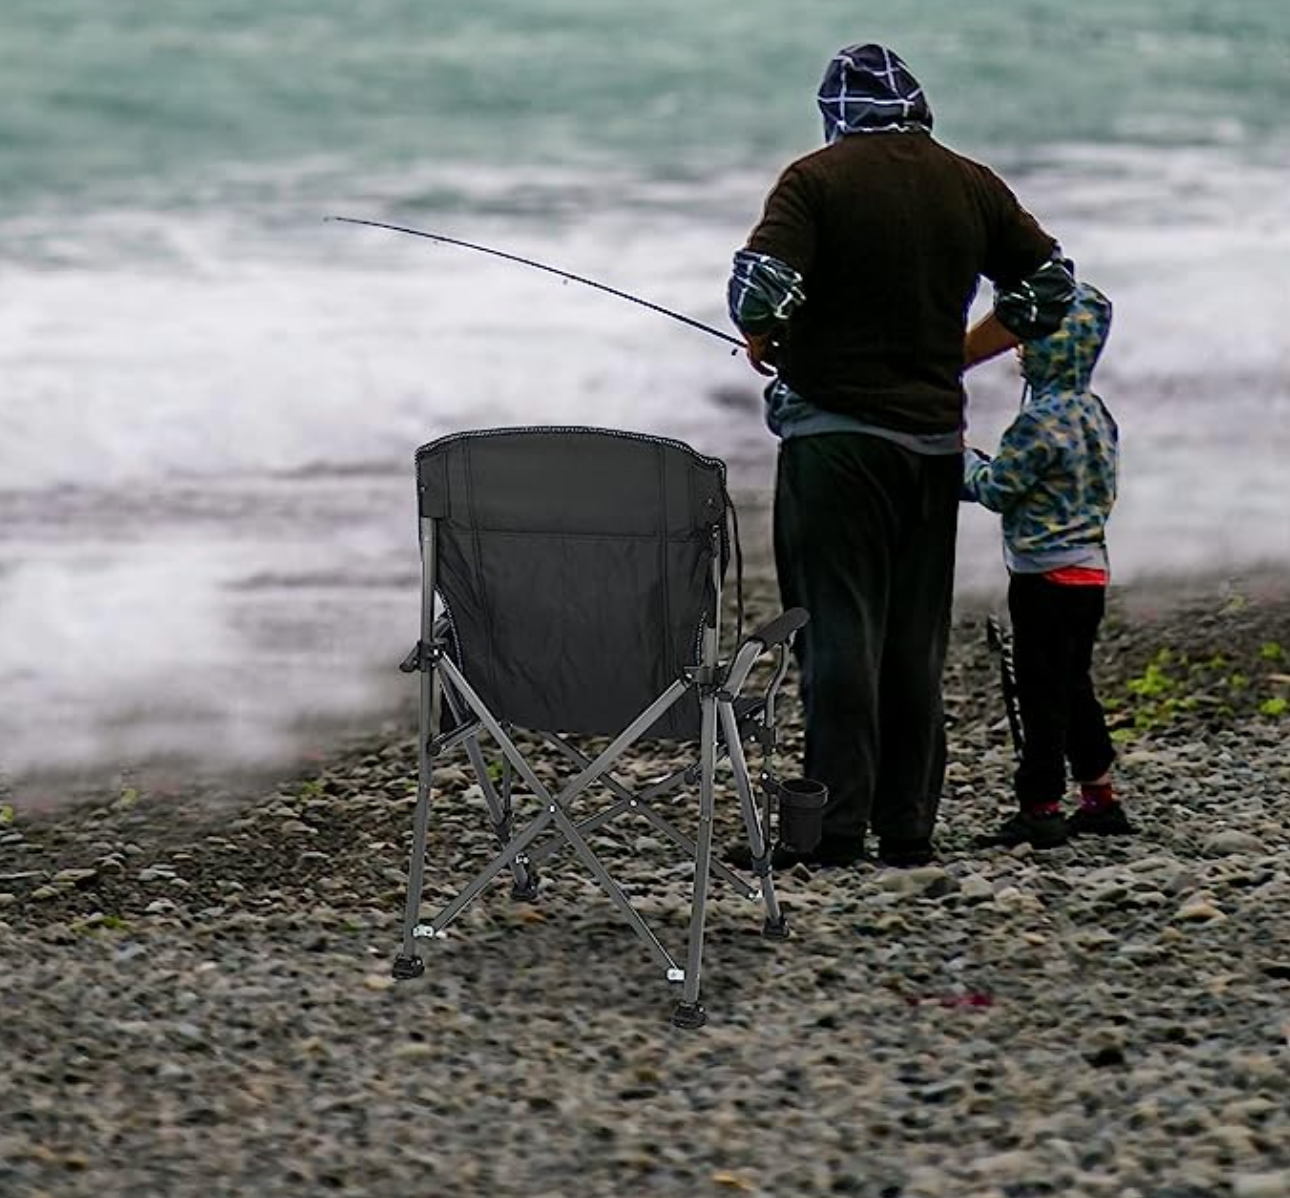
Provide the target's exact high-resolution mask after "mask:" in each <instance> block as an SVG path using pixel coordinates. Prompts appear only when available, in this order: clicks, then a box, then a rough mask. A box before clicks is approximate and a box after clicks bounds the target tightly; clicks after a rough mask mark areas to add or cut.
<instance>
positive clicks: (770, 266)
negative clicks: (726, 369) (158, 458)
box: [726, 250, 806, 375]
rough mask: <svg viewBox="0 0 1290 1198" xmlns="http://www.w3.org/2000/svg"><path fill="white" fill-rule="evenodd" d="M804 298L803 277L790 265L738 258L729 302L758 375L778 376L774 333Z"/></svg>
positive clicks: (766, 257)
mask: <svg viewBox="0 0 1290 1198" xmlns="http://www.w3.org/2000/svg"><path fill="white" fill-rule="evenodd" d="M805 298H806V295H805V293H804V292H803V291H802V276H801V275H800V274H799V273H798V272H797V271H796V270H794V269H793V268H792V267H791V266H789V265H788V263H787V262H781V261H780V260H779V259H778V258H775V257H773V256H771V255H770V254H758V253H754V252H753V251H751V250H740V251H739V252H738V253H737V254H736V255H735V260H734V269H733V271H732V272H731V275H730V283H729V286H728V287H727V289H726V299H727V302H728V304H729V308H730V319H731V320H733V321H734V323H735V324H736V325H737V326H738V328H739V331H740V332H741V333H743V335H744V336H745V337H746V338H747V341H748V346H747V352H748V361H749V362H751V363H752V364H753V368H754V369H755V370H756V371H757V373H758V374H764V375H772V374H774V373H775V371H774V370H773V369H772V367H773V365H774V361H775V331H776V329H778V328H779V327H780V326H782V325H783V323H784V322H785V321H786V320H787V319H788V318H789V316H790V315H791V314H792V312H793V309H794V308H796V307H797V306H798V305H799V304H800V303H802V301H803V300H805Z"/></svg>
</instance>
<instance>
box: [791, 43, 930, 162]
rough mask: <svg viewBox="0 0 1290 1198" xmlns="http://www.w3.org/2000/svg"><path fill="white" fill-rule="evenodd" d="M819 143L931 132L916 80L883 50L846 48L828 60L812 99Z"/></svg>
mask: <svg viewBox="0 0 1290 1198" xmlns="http://www.w3.org/2000/svg"><path fill="white" fill-rule="evenodd" d="M816 101H817V103H818V104H819V106H820V112H821V113H823V114H824V140H825V141H826V142H827V143H828V144H829V145H832V144H833V143H834V142H835V141H837V140H838V138H840V137H845V136H847V134H849V133H930V132H931V131H932V110H931V108H930V107H929V106H928V103H927V97H926V96H924V95H923V89H922V87H921V85H920V84H919V82H918V80H917V79H915V78H914V76H913V75H912V74H910V71H909V68H908V67H907V66H906V65H905V64H904V62H903V61H902V59H901V58H900V56H899V55H898V54H895V53H893V52H892V51H891V50H888V49H887V48H886V47H885V46H877V45H872V44H870V45H866V46H847V47H846V49H844V50H839V51H838V52H837V54H835V55H834V56H833V60H832V61H831V62H830V63H829V66H828V69H827V70H826V71H825V72H824V81H823V82H822V83H821V84H820V91H819V94H818V96H817V97H816Z"/></svg>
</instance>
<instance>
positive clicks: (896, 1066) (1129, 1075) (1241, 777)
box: [0, 578, 1290, 1198]
mask: <svg viewBox="0 0 1290 1198" xmlns="http://www.w3.org/2000/svg"><path fill="white" fill-rule="evenodd" d="M770 604H771V596H770V594H769V589H768V588H767V586H766V585H765V584H764V583H755V584H753V585H752V586H751V589H750V594H749V607H750V616H751V618H753V619H757V618H758V617H760V616H762V615H764V614H765V613H766V612H767V611H768V610H769V608H770ZM983 626H984V613H983V612H982V611H979V610H974V609H971V608H965V609H964V610H962V611H960V612H959V613H958V618H957V626H956V635H955V641H954V648H953V656H952V660H951V663H950V667H949V670H948V675H947V681H946V689H947V696H948V710H949V715H950V718H951V721H952V727H951V752H952V761H951V765H950V768H949V780H948V783H947V788H946V799H945V803H944V807H943V822H942V828H941V831H940V832H939V834H938V848H939V861H938V863H937V864H936V865H934V866H929V867H926V868H923V869H918V870H910V871H895V870H888V869H880V868H876V867H874V866H865V867H861V868H857V869H852V870H843V871H828V872H820V873H815V874H810V873H808V872H807V871H805V870H803V869H800V868H799V869H798V870H797V871H794V872H793V873H790V874H789V875H788V876H786V877H784V878H782V879H781V886H780V893H781V896H782V898H783V899H784V901H785V902H786V904H787V906H788V908H789V911H790V918H791V919H792V920H793V924H794V928H795V935H794V937H793V938H792V939H791V940H789V941H788V942H786V943H782V944H779V943H773V942H769V941H766V940H763V939H762V938H761V937H760V935H759V930H760V923H761V921H760V917H759V914H758V908H757V906H756V905H755V904H754V903H749V902H747V901H746V900H742V899H739V898H737V897H736V896H735V895H733V894H732V893H730V892H729V891H726V892H725V893H724V894H723V893H721V892H720V891H718V894H717V897H716V900H715V901H714V903H713V905H712V908H711V913H710V920H709V939H708V947H707V952H706V954H705V986H704V1000H705V1003H706V1005H707V1008H708V1011H709V1014H710V1022H709V1025H708V1026H707V1027H706V1028H705V1029H703V1030H702V1031H698V1032H682V1031H677V1030H674V1029H673V1028H672V1027H671V1026H670V1024H669V1022H668V1016H669V1013H670V1010H671V1003H672V998H673V996H672V994H671V992H670V990H669V987H668V985H667V983H666V982H665V981H664V979H663V978H662V977H661V976H660V973H659V970H658V968H657V967H656V966H655V965H654V963H653V962H652V961H651V960H650V958H649V957H648V956H647V955H646V954H645V953H644V952H643V951H642V950H641V948H640V947H639V945H638V943H637V941H636V940H635V939H634V938H633V937H632V935H631V933H630V931H629V930H628V929H627V928H626V926H625V925H624V924H622V923H621V921H620V920H618V918H617V917H616V916H615V914H614V912H613V910H612V908H611V907H610V905H609V903H608V902H607V900H605V899H604V898H603V896H602V895H601V894H600V892H599V891H598V890H597V889H596V888H595V886H594V884H593V883H592V882H591V881H590V880H589V878H588V876H587V875H586V874H585V872H584V871H583V870H582V869H581V868H580V867H579V866H578V865H577V863H576V862H575V861H574V860H572V858H571V857H568V856H566V857H565V858H563V859H562V860H561V862H560V868H556V867H554V866H553V868H552V869H550V870H548V873H547V882H546V885H545V887H544V890H543V894H542V897H541V900H540V902H538V903H537V904H535V905H531V904H523V903H516V902H513V901H512V900H511V898H510V896H509V891H508V888H507V887H505V886H504V885H501V884H499V885H497V886H496V887H495V888H493V889H491V890H489V891H488V892H486V893H485V894H484V895H483V896H482V898H481V899H480V901H479V902H477V903H476V904H475V905H474V906H473V907H472V908H470V909H469V910H468V911H467V913H466V914H464V915H463V916H462V917H461V919H459V920H458V921H457V923H456V924H455V925H454V926H453V927H452V929H450V932H449V935H448V936H447V938H445V939H443V940H440V941H435V942H431V943H429V944H428V945H427V946H426V948H425V954H426V956H427V962H428V968H427V971H426V974H425V976H424V977H423V978H420V979H418V980H416V981H412V982H407V983H399V984H397V985H396V984H395V983H393V981H392V980H391V978H390V976H389V964H390V960H391V956H392V952H393V950H394V949H395V947H396V944H397V938H398V924H399V918H400V911H401V904H402V899H403V881H404V865H405V860H406V855H407V845H408V836H409V830H408V825H409V819H410V814H411V805H412V802H413V798H414V791H415V776H414V775H415V750H414V741H413V738H412V736H411V735H409V732H408V730H407V728H405V727H399V726H391V727H389V728H387V729H385V730H384V731H383V732H382V733H381V734H379V735H374V736H372V737H369V738H367V739H366V740H360V741H359V742H357V743H354V744H352V745H350V746H348V747H347V748H345V749H344V750H341V751H338V752H337V754H336V756H335V757H334V758H332V759H330V760H328V761H326V762H324V763H320V764H319V765H318V766H317V768H311V769H309V770H307V771H305V772H303V773H302V774H300V775H299V776H297V777H295V778H293V779H291V780H289V781H286V782H282V783H280V784H279V785H276V786H272V787H266V788H263V789H262V790H255V789H253V788H250V789H248V788H245V787H242V788H231V789H226V790H225V791H219V790H217V789H214V788H211V787H206V786H203V787H194V788H192V789H191V791H188V792H184V793H180V794H166V795H160V794H154V793H151V792H150V791H148V790H147V789H146V788H140V787H136V786H133V785H130V784H129V779H127V780H126V782H125V783H124V784H123V785H122V787H121V788H120V789H119V791H118V792H117V793H113V794H109V795H104V794H99V795H97V796H90V797H88V798H85V799H83V800H82V801H81V802H79V803H77V804H75V805H73V806H71V807H63V808H60V809H58V810H55V811H45V812H37V811H32V810H30V808H29V807H28V806H24V804H23V803H22V802H21V799H22V794H21V788H15V790H14V791H13V792H11V793H10V794H9V796H8V799H7V801H4V802H5V805H4V806H0V1018H2V1019H3V1034H2V1035H0V1061H2V1062H3V1069H2V1070H0V1194H3V1195H6V1196H9V1195H13V1196H19V1195H21V1196H24V1198H34V1196H36V1195H50V1196H54V1195H57V1196H59V1198H62V1196H64V1195H81V1194H86V1195H89V1194H96V1195H109V1194H110V1195H116V1194H129V1195H189V1194H192V1195H213V1194H236V1195H245V1194H255V1195H277V1194H315V1193H318V1194H321V1193H329V1192H334V1193H345V1194H355V1195H360V1194H362V1195H369V1194H370V1195H387V1194H388V1195H396V1194H397V1195H425V1196H443V1198H457V1196H467V1195H483V1194H489V1195H495V1196H509V1195H525V1196H526V1198H545V1196H551V1198H554V1196H556V1195H560V1196H566V1195H588V1196H599V1195H605V1196H613V1198H630V1196H634V1195H646V1194H680V1195H704V1194H732V1195H739V1194H749V1195H776V1196H780V1195H798V1194H803V1195H806V1194H852V1195H863V1196H866V1198H879V1196H881V1198H933V1196H952V1198H968V1196H971V1198H976V1196H980V1198H1005V1196H1006V1198H1019V1196H1030V1195H1043V1194H1060V1195H1067V1196H1079V1195H1090V1196H1094V1195H1098V1196H1100V1195H1105V1196H1107V1198H1213V1196H1227V1195H1231V1196H1233V1198H1275V1196H1282V1198H1284V1196H1287V1195H1290V852H1288V851H1287V850H1288V848H1290V833H1288V832H1287V822H1288V820H1290V752H1288V751H1287V746H1288V745H1290V738H1288V737H1287V730H1288V729H1290V715H1287V714H1285V712H1286V706H1287V703H1286V701H1287V699H1288V698H1290V659H1287V654H1288V653H1290V586H1287V585H1286V584H1285V582H1284V580H1278V579H1276V578H1271V579H1266V578H1265V579H1262V580H1245V581H1243V582H1239V583H1223V584H1219V583H1210V584H1206V585H1205V586H1203V587H1198V588H1194V589H1193V591H1191V592H1182V591H1179V590H1178V589H1177V588H1173V589H1171V590H1169V591H1164V590H1162V589H1160V588H1151V587H1142V588H1138V589H1137V590H1134V591H1128V592H1122V593H1120V594H1119V595H1118V596H1117V598H1116V601H1115V605H1114V610H1113V613H1112V616H1111V618H1110V619H1109V621H1108V624H1107V627H1106V630H1105V636H1104V638H1103V642H1102V645H1101V649H1100V653H1099V659H1098V677H1099V680H1100V683H1101V688H1102V693H1103V695H1104V697H1105V698H1106V699H1107V701H1108V706H1109V707H1110V708H1111V709H1112V718H1113V720H1114V723H1115V725H1116V728H1117V738H1118V739H1119V740H1120V741H1121V742H1122V749H1123V757H1122V762H1121V767H1120V780H1121V790H1122V792H1123V794H1124V796H1125V799H1126V802H1127V803H1128V804H1129V806H1130V808H1131V810H1132V813H1133V816H1134V818H1135V819H1136V820H1137V821H1138V823H1139V824H1140V827H1141V834H1140V835H1139V836H1138V837H1136V838H1133V839H1131V840H1125V841H1120V842H1112V843H1104V842H1090V841H1087V840H1081V841H1077V842H1074V843H1073V844H1072V845H1070V846H1068V847H1064V848H1061V849H1058V850H1055V851H1052V852H1049V853H1044V854H1035V853H1032V852H1030V851H1025V850H1018V851H1014V852H1008V851H1003V850H982V849H978V848H976V847H974V837H975V836H976V835H977V834H978V833H979V832H981V831H983V830H986V829H988V828H989V827H991V826H992V825H993V824H994V822H995V821H996V820H997V819H998V818H999V816H1000V815H1001V814H1003V813H1004V812H1005V811H1006V806H1007V791H1008V778H1009V772H1010V768H1011V753H1010V749H1009V744H1008V739H1007V731H1006V725H1005V723H1004V722H1003V720H1002V718H1001V716H1002V709H1001V706H1000V702H999V698H998V687H997V685H996V673H995V661H994V659H993V657H992V656H991V655H990V653H989V651H988V650H987V648H986V644H985V638H984V635H983ZM781 714H782V716H783V718H784V719H785V720H786V725H785V733H786V737H785V743H784V745H783V748H782V756H781V767H782V772H785V773H788V772H792V764H793V761H794V760H795V759H796V758H797V757H798V755H799V754H800V726H799V725H798V723H797V714H798V713H797V705H796V702H795V701H792V702H789V703H788V704H787V705H786V706H785V707H784V709H783V711H782V713H781ZM592 747H594V746H592ZM539 760H540V762H541V768H540V770H539V773H540V774H541V775H543V776H544V778H547V779H555V778H557V777H564V776H567V771H566V769H565V767H564V766H563V764H562V763H560V762H559V761H558V760H556V759H555V757H554V756H553V755H552V754H550V753H547V754H545V755H541V756H540V757H539ZM465 766H466V762H465V758H464V754H462V755H459V756H458V755H454V756H453V758H451V759H450V763H449V765H448V767H447V768H446V769H445V770H444V771H443V772H442V774H441V775H440V776H439V780H440V782H441V783H442V785H443V790H442V799H441V800H440V802H439V804H438V805H437V807H436V811H435V815H434V820H433V825H432V835H431V846H430V859H431V869H430V879H431V892H432V893H431V895H430V897H429V898H428V899H427V905H426V910H427V913H429V911H430V910H431V908H432V907H433V905H434V903H435V901H436V899H442V898H445V897H446V896H448V895H450V894H451V893H453V892H454V891H455V889H456V888H457V886H459V885H460V884H461V883H462V882H463V881H464V880H465V879H466V877H467V876H468V871H469V870H470V868H471V866H472V864H475V863H482V862H483V861H484V860H485V859H486V856H487V853H488V847H489V842H488V838H487V836H486V835H485V834H484V824H483V820H482V806H481V803H480V800H479V798H478V797H477V796H478V792H477V791H473V790H470V789H469V785H470V781H471V779H470V778H469V777H468V775H467V772H466V768H465ZM669 767H670V760H669V759H668V758H667V757H666V756H663V755H661V754H660V753H659V752H658V751H657V747H656V751H655V753H654V754H653V755H652V756H646V757H643V758H639V759H637V764H636V765H635V766H634V767H633V769H631V770H624V771H622V772H621V775H620V776H621V777H622V778H623V779H624V780H635V781H641V780H645V779H648V778H652V777H656V776H658V775H660V774H662V773H665V772H667V770H668V769H669ZM726 776H727V777H728V775H726ZM719 799H720V800H721V802H720V810H721V814H720V823H719V831H718V835H719V838H720V839H722V840H724V841H731V840H733V839H734V838H735V835H736V825H735V822H734V814H735V805H734V803H733V801H732V794H731V792H730V790H729V789H728V788H726V787H723V788H722V790H721V791H720V793H719ZM688 806H689V805H687V804H686V803H680V804H675V805H674V804H667V807H668V809H669V810H672V809H673V808H674V809H675V811H676V813H677V815H676V818H677V820H678V822H679V823H681V824H683V825H684V824H685V823H686V822H687V820H688V819H689V815H688ZM619 826H620V828H621V829H622V832H623V835H622V837H620V838H618V839H616V840H614V841H610V840H607V839H606V840H605V841H604V842H603V847H604V851H605V856H606V860H607V861H609V863H610V864H611V867H612V868H613V870H614V872H615V873H616V874H617V875H618V876H619V877H621V878H623V879H624V880H625V881H626V884H627V885H628V887H629V889H630V891H631V892H632V893H633V895H634V896H636V897H637V898H638V900H639V903H640V905H641V907H642V909H644V910H645V911H646V912H647V913H648V916H649V917H650V918H651V919H652V920H654V921H655V923H656V926H657V929H658V931H659V933H660V935H661V936H662V937H663V938H664V940H665V941H666V942H668V943H669V945H670V947H671V948H672V949H673V951H674V952H675V953H679V952H680V951H681V947H682V944H683V936H684V919H685V910H686V907H685V903H686V896H687V893H688V887H689V878H688V875H687V871H686V869H685V867H684V864H683V863H682V862H680V861H678V860H677V858H676V856H675V855H674V854H673V853H671V852H670V851H668V850H667V849H666V848H665V847H664V846H663V845H662V844H660V843H659V841H658V840H657V839H656V838H655V837H653V836H652V835H650V834H649V829H648V827H647V826H645V825H644V824H643V823H641V824H635V825H633V824H631V823H624V824H621V825H619ZM596 843H597V845H598V847H600V846H601V842H600V841H597V842H596ZM622 844H626V846H627V850H628V851H626V852H625V851H624V850H623V849H622V848H621V847H619V846H620V845H622Z"/></svg>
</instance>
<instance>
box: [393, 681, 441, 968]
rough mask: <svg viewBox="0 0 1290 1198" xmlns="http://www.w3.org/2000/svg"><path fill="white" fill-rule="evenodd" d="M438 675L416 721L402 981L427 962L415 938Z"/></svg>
mask: <svg viewBox="0 0 1290 1198" xmlns="http://www.w3.org/2000/svg"><path fill="white" fill-rule="evenodd" d="M437 678H438V673H437V671H436V670H435V669H434V667H431V668H430V669H429V670H427V671H425V672H423V673H422V675H421V710H420V717H419V719H418V721H417V726H418V733H417V746H418V748H417V805H416V808H415V809H414V811H413V814H412V855H411V858H410V859H409V861H408V897H407V901H406V902H405V904H404V908H403V949H402V951H401V952H400V953H399V955H398V956H396V957H395V958H394V967H393V969H392V970H391V973H393V975H394V977H395V978H397V979H398V980H399V981H407V980H409V979H411V978H417V977H420V976H421V975H422V974H423V973H425V970H426V967H425V962H424V961H423V960H422V959H421V958H420V957H419V956H418V955H417V948H416V940H415V938H414V937H413V935H412V932H413V929H414V928H415V927H416V926H417V922H418V919H419V917H420V914H421V890H422V887H423V886H424V885H425V874H426V827H427V825H428V824H429V822H430V791H431V784H432V767H433V759H432V758H431V756H430V730H431V728H432V726H433V724H434V707H435V704H434V688H435V683H436V681H437Z"/></svg>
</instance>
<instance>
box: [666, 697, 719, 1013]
mask: <svg viewBox="0 0 1290 1198" xmlns="http://www.w3.org/2000/svg"><path fill="white" fill-rule="evenodd" d="M700 737H701V738H702V739H701V742H700V748H699V761H700V772H699V832H698V836H697V837H696V840H695V854H694V906H693V908H692V910H691V912H690V951H689V954H688V956H687V958H686V962H685V984H684V986H683V987H682V990H681V1001H680V1002H678V1003H677V1004H676V1008H675V1009H674V1010H673V1012H672V1026H673V1027H679V1028H687V1029H693V1028H700V1027H702V1026H703V1025H704V1024H705V1023H707V1021H708V1015H707V1012H706V1011H705V1010H704V1009H703V1004H702V1003H701V1002H700V1001H699V987H700V984H701V982H702V975H703V933H704V926H705V922H706V918H707V903H708V873H709V869H710V867H711V862H712V818H713V811H714V807H715V804H714V800H713V781H714V775H715V773H716V757H717V699H716V695H715V694H713V693H711V692H709V693H707V694H705V695H704V696H703V699H702V720H701V723H700Z"/></svg>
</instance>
